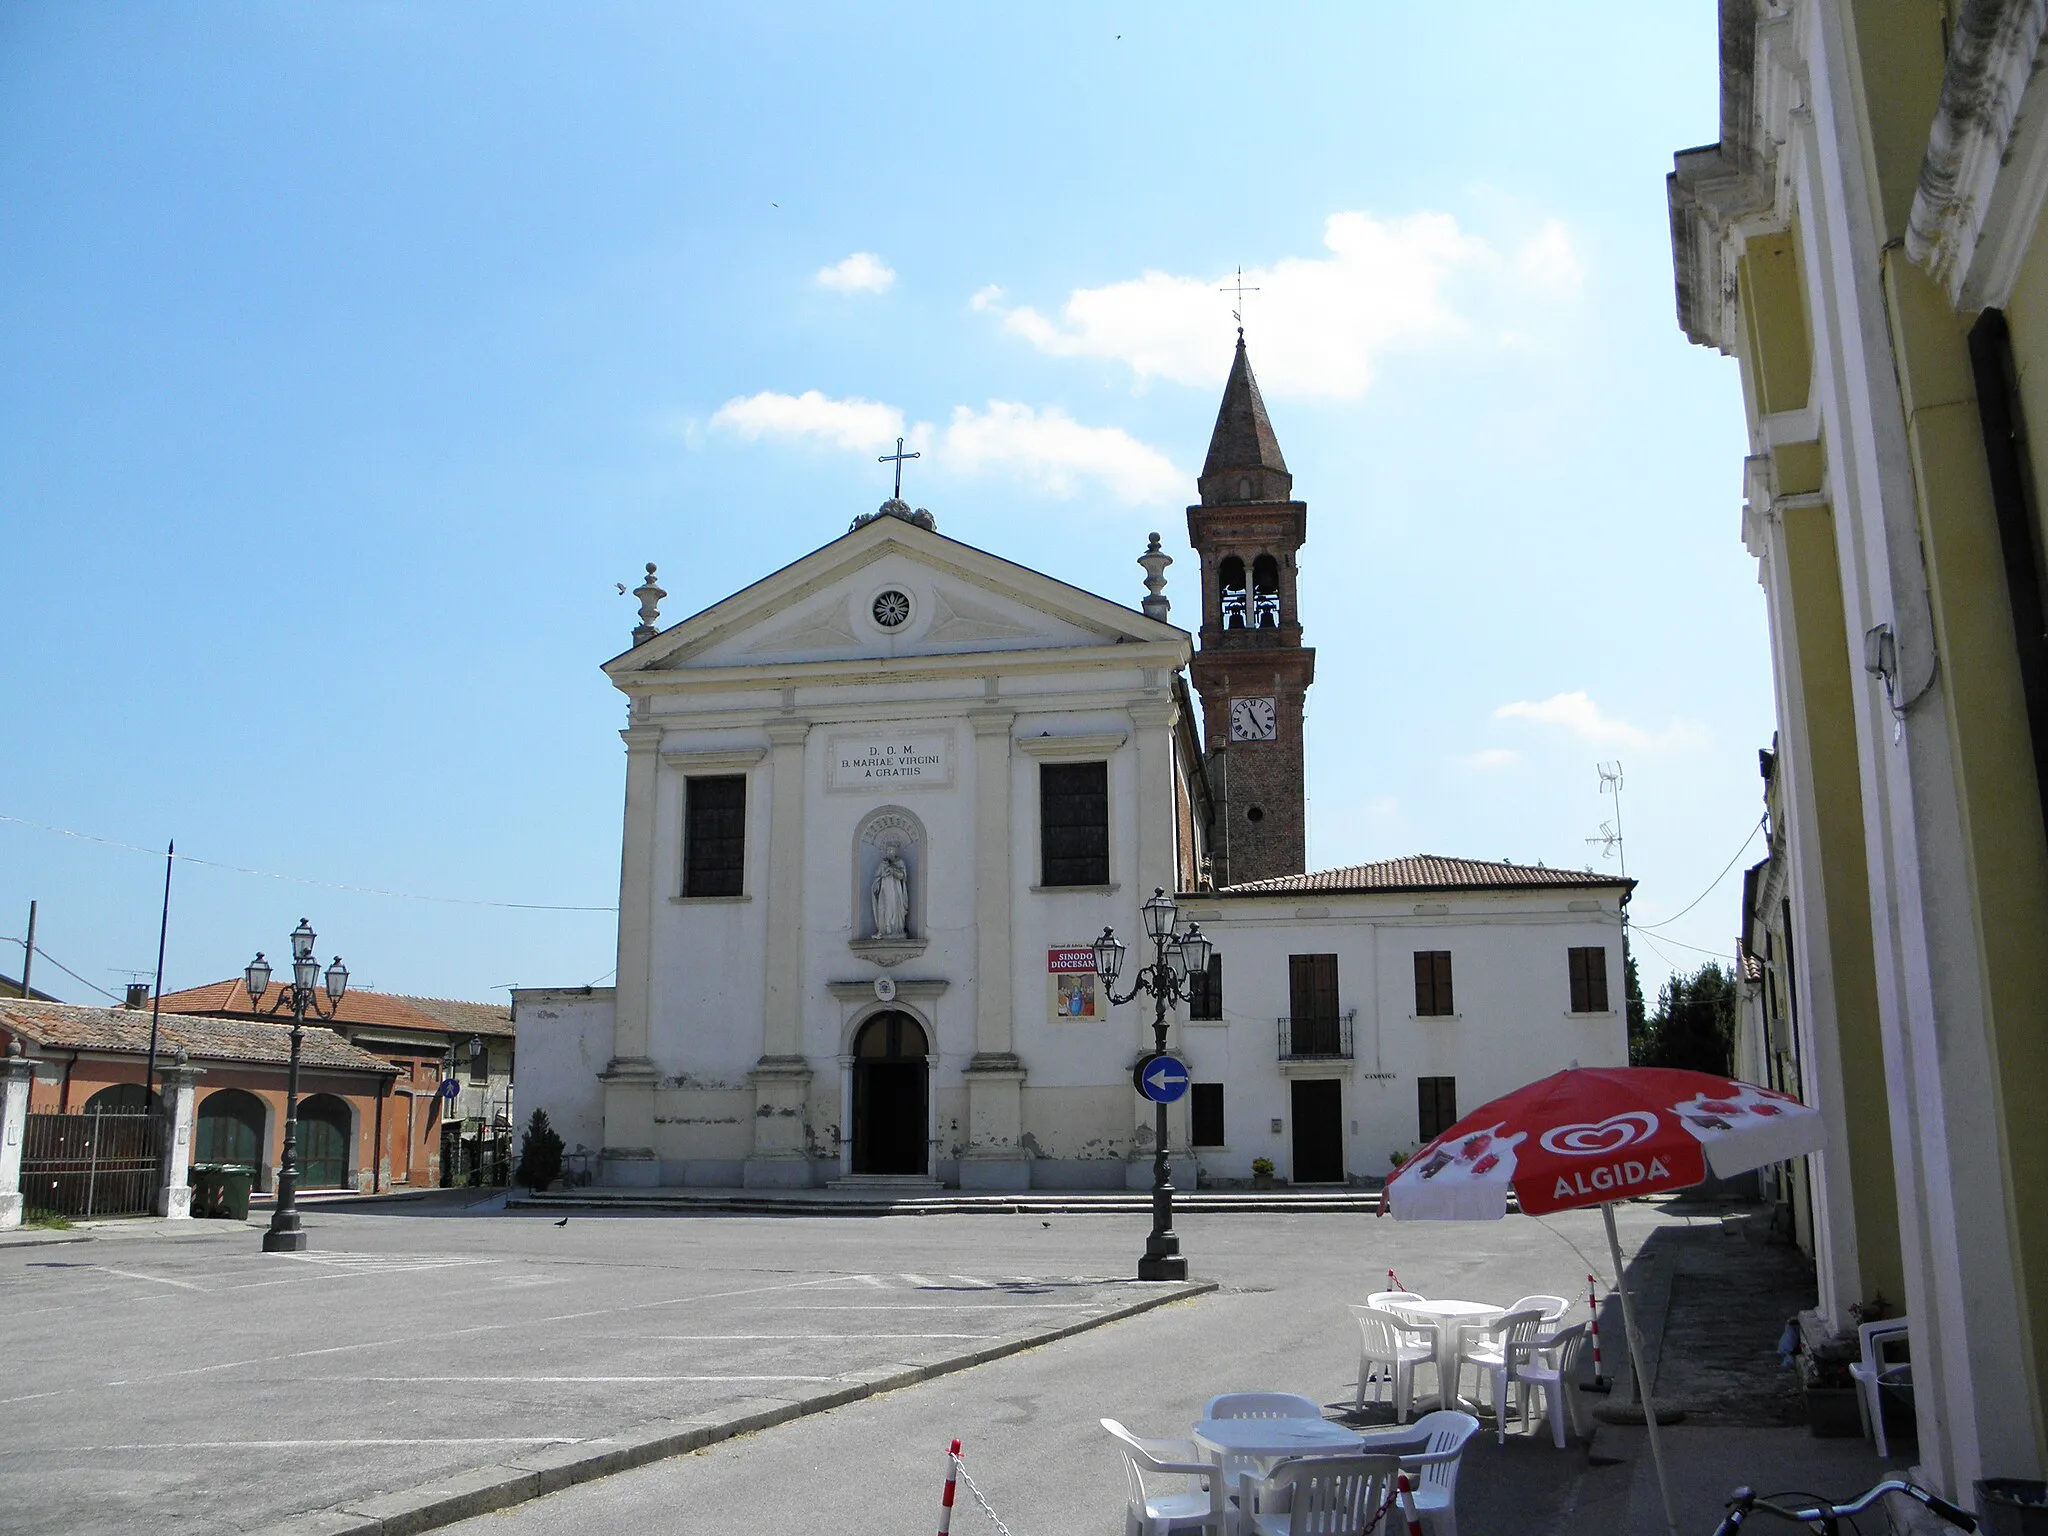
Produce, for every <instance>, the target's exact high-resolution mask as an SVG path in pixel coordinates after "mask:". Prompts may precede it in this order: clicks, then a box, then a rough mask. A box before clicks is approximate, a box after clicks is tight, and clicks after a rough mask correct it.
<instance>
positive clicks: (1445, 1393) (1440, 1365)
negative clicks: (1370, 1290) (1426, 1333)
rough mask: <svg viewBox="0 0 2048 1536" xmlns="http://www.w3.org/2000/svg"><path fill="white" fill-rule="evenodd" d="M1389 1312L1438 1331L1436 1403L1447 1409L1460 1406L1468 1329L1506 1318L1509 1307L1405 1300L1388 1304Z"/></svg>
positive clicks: (1476, 1302) (1461, 1302) (1479, 1302)
mask: <svg viewBox="0 0 2048 1536" xmlns="http://www.w3.org/2000/svg"><path fill="white" fill-rule="evenodd" d="M1387 1310H1388V1311H1390V1312H1392V1313H1393V1314H1394V1315H1395V1316H1397V1317H1405V1318H1407V1319H1408V1321H1410V1322H1411V1323H1419V1324H1422V1325H1423V1326H1425V1327H1429V1328H1434V1329H1435V1330H1436V1380H1437V1402H1438V1403H1439V1404H1440V1405H1442V1406H1443V1407H1445V1408H1457V1407H1461V1406H1462V1403H1461V1401H1460V1399H1459V1397H1458V1346H1459V1345H1460V1344H1461V1343H1462V1342H1463V1341H1464V1337H1465V1330H1466V1329H1467V1328H1469V1327H1471V1326H1472V1325H1473V1324H1474V1323H1490V1322H1493V1321H1494V1320H1495V1319H1496V1318H1502V1317H1506V1316H1507V1315H1508V1309H1507V1308H1506V1307H1496V1306H1494V1305H1493V1304H1492V1303H1491V1302H1485V1301H1451V1300H1448V1299H1446V1300H1442V1301H1404V1302H1400V1303H1398V1304H1389V1306H1388V1308H1387Z"/></svg>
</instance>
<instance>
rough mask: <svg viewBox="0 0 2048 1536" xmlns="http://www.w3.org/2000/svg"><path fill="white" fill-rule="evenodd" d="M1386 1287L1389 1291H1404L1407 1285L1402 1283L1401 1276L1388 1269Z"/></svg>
mask: <svg viewBox="0 0 2048 1536" xmlns="http://www.w3.org/2000/svg"><path fill="white" fill-rule="evenodd" d="M1387 1289H1388V1290H1390V1291H1405V1290H1407V1289H1408V1287H1407V1286H1405V1285H1403V1284H1402V1283H1401V1277H1400V1276H1398V1275H1396V1274H1395V1273H1394V1272H1393V1271H1392V1270H1391V1269H1390V1270H1388V1271H1387Z"/></svg>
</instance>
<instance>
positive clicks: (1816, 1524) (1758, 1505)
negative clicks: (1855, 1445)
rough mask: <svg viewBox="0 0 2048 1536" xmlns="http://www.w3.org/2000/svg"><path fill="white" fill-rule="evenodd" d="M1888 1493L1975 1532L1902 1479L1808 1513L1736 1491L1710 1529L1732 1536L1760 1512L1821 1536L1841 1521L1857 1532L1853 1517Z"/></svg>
mask: <svg viewBox="0 0 2048 1536" xmlns="http://www.w3.org/2000/svg"><path fill="white" fill-rule="evenodd" d="M1888 1493H1902V1494H1904V1495H1905V1496H1906V1497H1907V1498H1909V1499H1914V1500H1917V1501H1918V1502H1919V1503H1921V1504H1924V1505H1925V1506H1926V1507H1927V1508H1929V1509H1931V1510H1933V1511H1934V1513H1935V1514H1937V1515H1939V1516H1940V1517H1941V1518H1942V1519H1944V1520H1946V1521H1947V1522H1948V1523H1949V1524H1950V1525H1953V1526H1954V1527H1955V1528H1956V1529H1957V1530H1959V1531H1974V1530H1976V1529H1977V1517H1976V1516H1975V1515H1973V1514H1971V1513H1969V1511H1967V1510H1961V1509H1957V1508H1956V1507H1955V1505H1953V1504H1951V1503H1949V1501H1948V1500H1947V1499H1944V1498H1942V1497H1941V1495H1939V1494H1937V1493H1930V1492H1928V1491H1927V1490H1926V1489H1925V1488H1922V1487H1920V1486H1919V1485H1917V1484H1915V1483H1909V1482H1907V1481H1906V1480H1905V1479H1904V1478H1899V1477H1892V1478H1887V1479H1885V1481H1883V1482H1881V1483H1879V1484H1878V1485H1877V1486H1876V1487H1875V1488H1871V1489H1868V1490H1866V1491H1865V1492H1864V1494H1863V1495H1862V1497H1860V1498H1858V1499H1855V1500H1853V1501H1852V1502H1850V1503H1847V1504H1829V1503H1827V1502H1825V1501H1823V1502H1821V1503H1819V1504H1816V1505H1814V1506H1813V1507H1812V1508H1811V1509H1793V1508H1791V1507H1790V1506H1788V1505H1784V1504H1779V1503H1777V1502H1775V1501H1774V1500H1771V1499H1766V1498H1762V1497H1760V1496H1759V1495H1758V1494H1757V1493H1756V1492H1755V1490H1753V1489H1749V1488H1738V1489H1736V1490H1735V1492H1734V1494H1733V1495H1731V1496H1730V1498H1729V1500H1728V1513H1727V1514H1726V1515H1724V1516H1723V1517H1722V1519H1721V1523H1720V1524H1719V1525H1718V1526H1716V1527H1715V1528H1714V1536H1734V1533H1735V1532H1737V1531H1740V1530H1741V1529H1742V1526H1743V1522H1744V1521H1746V1520H1747V1519H1748V1518H1749V1517H1750V1515H1751V1514H1752V1513H1753V1512H1755V1511H1757V1510H1762V1511H1764V1512H1765V1513H1766V1514H1772V1515H1776V1516H1777V1517H1778V1518H1779V1519H1780V1520H1792V1521H1796V1522H1798V1523H1799V1524H1801V1525H1805V1526H1810V1527H1811V1528H1812V1529H1814V1530H1816V1531H1819V1532H1821V1533H1822V1536H1840V1532H1841V1529H1842V1527H1841V1524H1840V1522H1841V1521H1843V1520H1847V1521H1848V1522H1849V1529H1850V1530H1852V1531H1853V1530H1856V1529H1858V1527H1857V1525H1856V1519H1855V1517H1856V1516H1857V1515H1860V1514H1862V1513H1863V1512H1864V1511H1866V1510H1868V1509H1869V1508H1870V1507H1871V1506H1872V1505H1874V1504H1876V1503H1877V1502H1878V1500H1880V1499H1882V1498H1883V1497H1884V1496H1885V1495H1886V1494H1888ZM1780 1497H1783V1495H1780ZM1802 1497H1806V1498H1811V1497H1813V1495H1811V1494H1806V1495H1802Z"/></svg>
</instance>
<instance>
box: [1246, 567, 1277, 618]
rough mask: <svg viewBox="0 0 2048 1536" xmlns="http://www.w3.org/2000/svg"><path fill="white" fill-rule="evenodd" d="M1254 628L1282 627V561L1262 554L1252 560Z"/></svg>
mask: <svg viewBox="0 0 2048 1536" xmlns="http://www.w3.org/2000/svg"><path fill="white" fill-rule="evenodd" d="M1251 622H1252V628H1253V629H1278V628H1279V627H1280V562H1279V561H1278V560H1275V559H1274V558H1273V557H1272V556H1271V555H1261V556H1259V558H1258V559H1256V560H1254V561H1253V562H1252V620H1251Z"/></svg>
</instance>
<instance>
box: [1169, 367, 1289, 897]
mask: <svg viewBox="0 0 2048 1536" xmlns="http://www.w3.org/2000/svg"><path fill="white" fill-rule="evenodd" d="M1196 484H1197V486H1198V488H1199V490H1200V493H1201V498H1202V499H1201V500H1200V501H1199V502H1197V503H1196V504H1195V505H1194V506H1191V507H1189V508H1188V542H1189V543H1191V544H1192V545H1193V546H1194V548H1195V553H1196V554H1197V555H1198V556H1199V557H1200V558H1201V562H1202V633H1201V642H1202V643H1201V649H1200V650H1199V651H1198V652H1197V653H1196V654H1195V658H1194V662H1193V665H1192V669H1191V670H1192V671H1193V674H1194V683H1195V688H1196V690H1197V691H1198V692H1199V693H1200V694H1201V696H1202V722H1203V740H1204V742H1205V743H1206V745H1207V766H1208V770H1209V785H1210V793H1211V795H1212V797H1213V803H1214V805H1215V815H1216V825H1215V826H1214V827H1213V828H1212V829H1211V833H1210V838H1209V846H1210V850H1211V858H1212V860H1213V861H1214V868H1215V878H1216V883H1217V884H1218V885H1236V884H1242V883H1243V882H1244V881H1247V880H1264V879H1268V878H1271V877H1273V876H1275V875H1298V874H1301V873H1303V872H1304V870H1305V869H1306V867H1307V859H1308V827H1307V799H1308V797H1307V788H1306V786H1307V774H1306V759H1305V756H1304V753H1303V742H1302V713H1303V708H1304V705H1305V702H1306V699H1307V696H1308V687H1309V684H1310V683H1312V682H1313V681H1314V680H1315V668H1316V653H1315V651H1314V650H1312V649H1311V648H1309V647H1308V646H1305V645H1303V644H1302V643H1301V615H1300V613H1299V611H1298V609H1297V608H1296V606H1295V567H1296V554H1297V552H1298V551H1299V550H1300V548H1301V546H1302V544H1303V542H1304V541H1305V540H1306V539H1307V537H1308V507H1307V506H1306V504H1304V503H1302V502H1299V501H1296V500H1294V499H1293V498H1294V476H1293V475H1292V474H1290V473H1289V472H1288V468H1287V460H1286V459H1285V458H1284V457H1283V456H1282V455H1281V452H1280V440H1279V438H1278V437H1277V436H1275V435H1274V432H1273V422H1272V418H1271V417H1270V416H1268V415H1267V413H1266V402H1265V400H1264V399H1263V398H1262V397H1261V396H1260V394H1259V381H1258V379H1257V378H1256V377H1255V376H1254V375H1253V373H1252V365H1251V358H1250V356H1249V354H1248V353H1247V352H1246V350H1245V344H1244V333H1243V331H1242V330H1240V331H1239V332H1238V337H1237V353H1236V356H1235V357H1233V358H1232V359H1231V364H1230V377H1229V378H1228V380H1227V381H1226V382H1225V383H1224V386H1223V403H1222V405H1221V407H1220V408H1219V409H1218V410H1217V412H1216V427H1215V430H1214V431H1213V432H1212V433H1211V434H1210V437H1209V455H1208V458H1207V459H1206V460H1204V462H1203V464H1202V473H1201V477H1200V479H1199V480H1197V482H1196Z"/></svg>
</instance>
